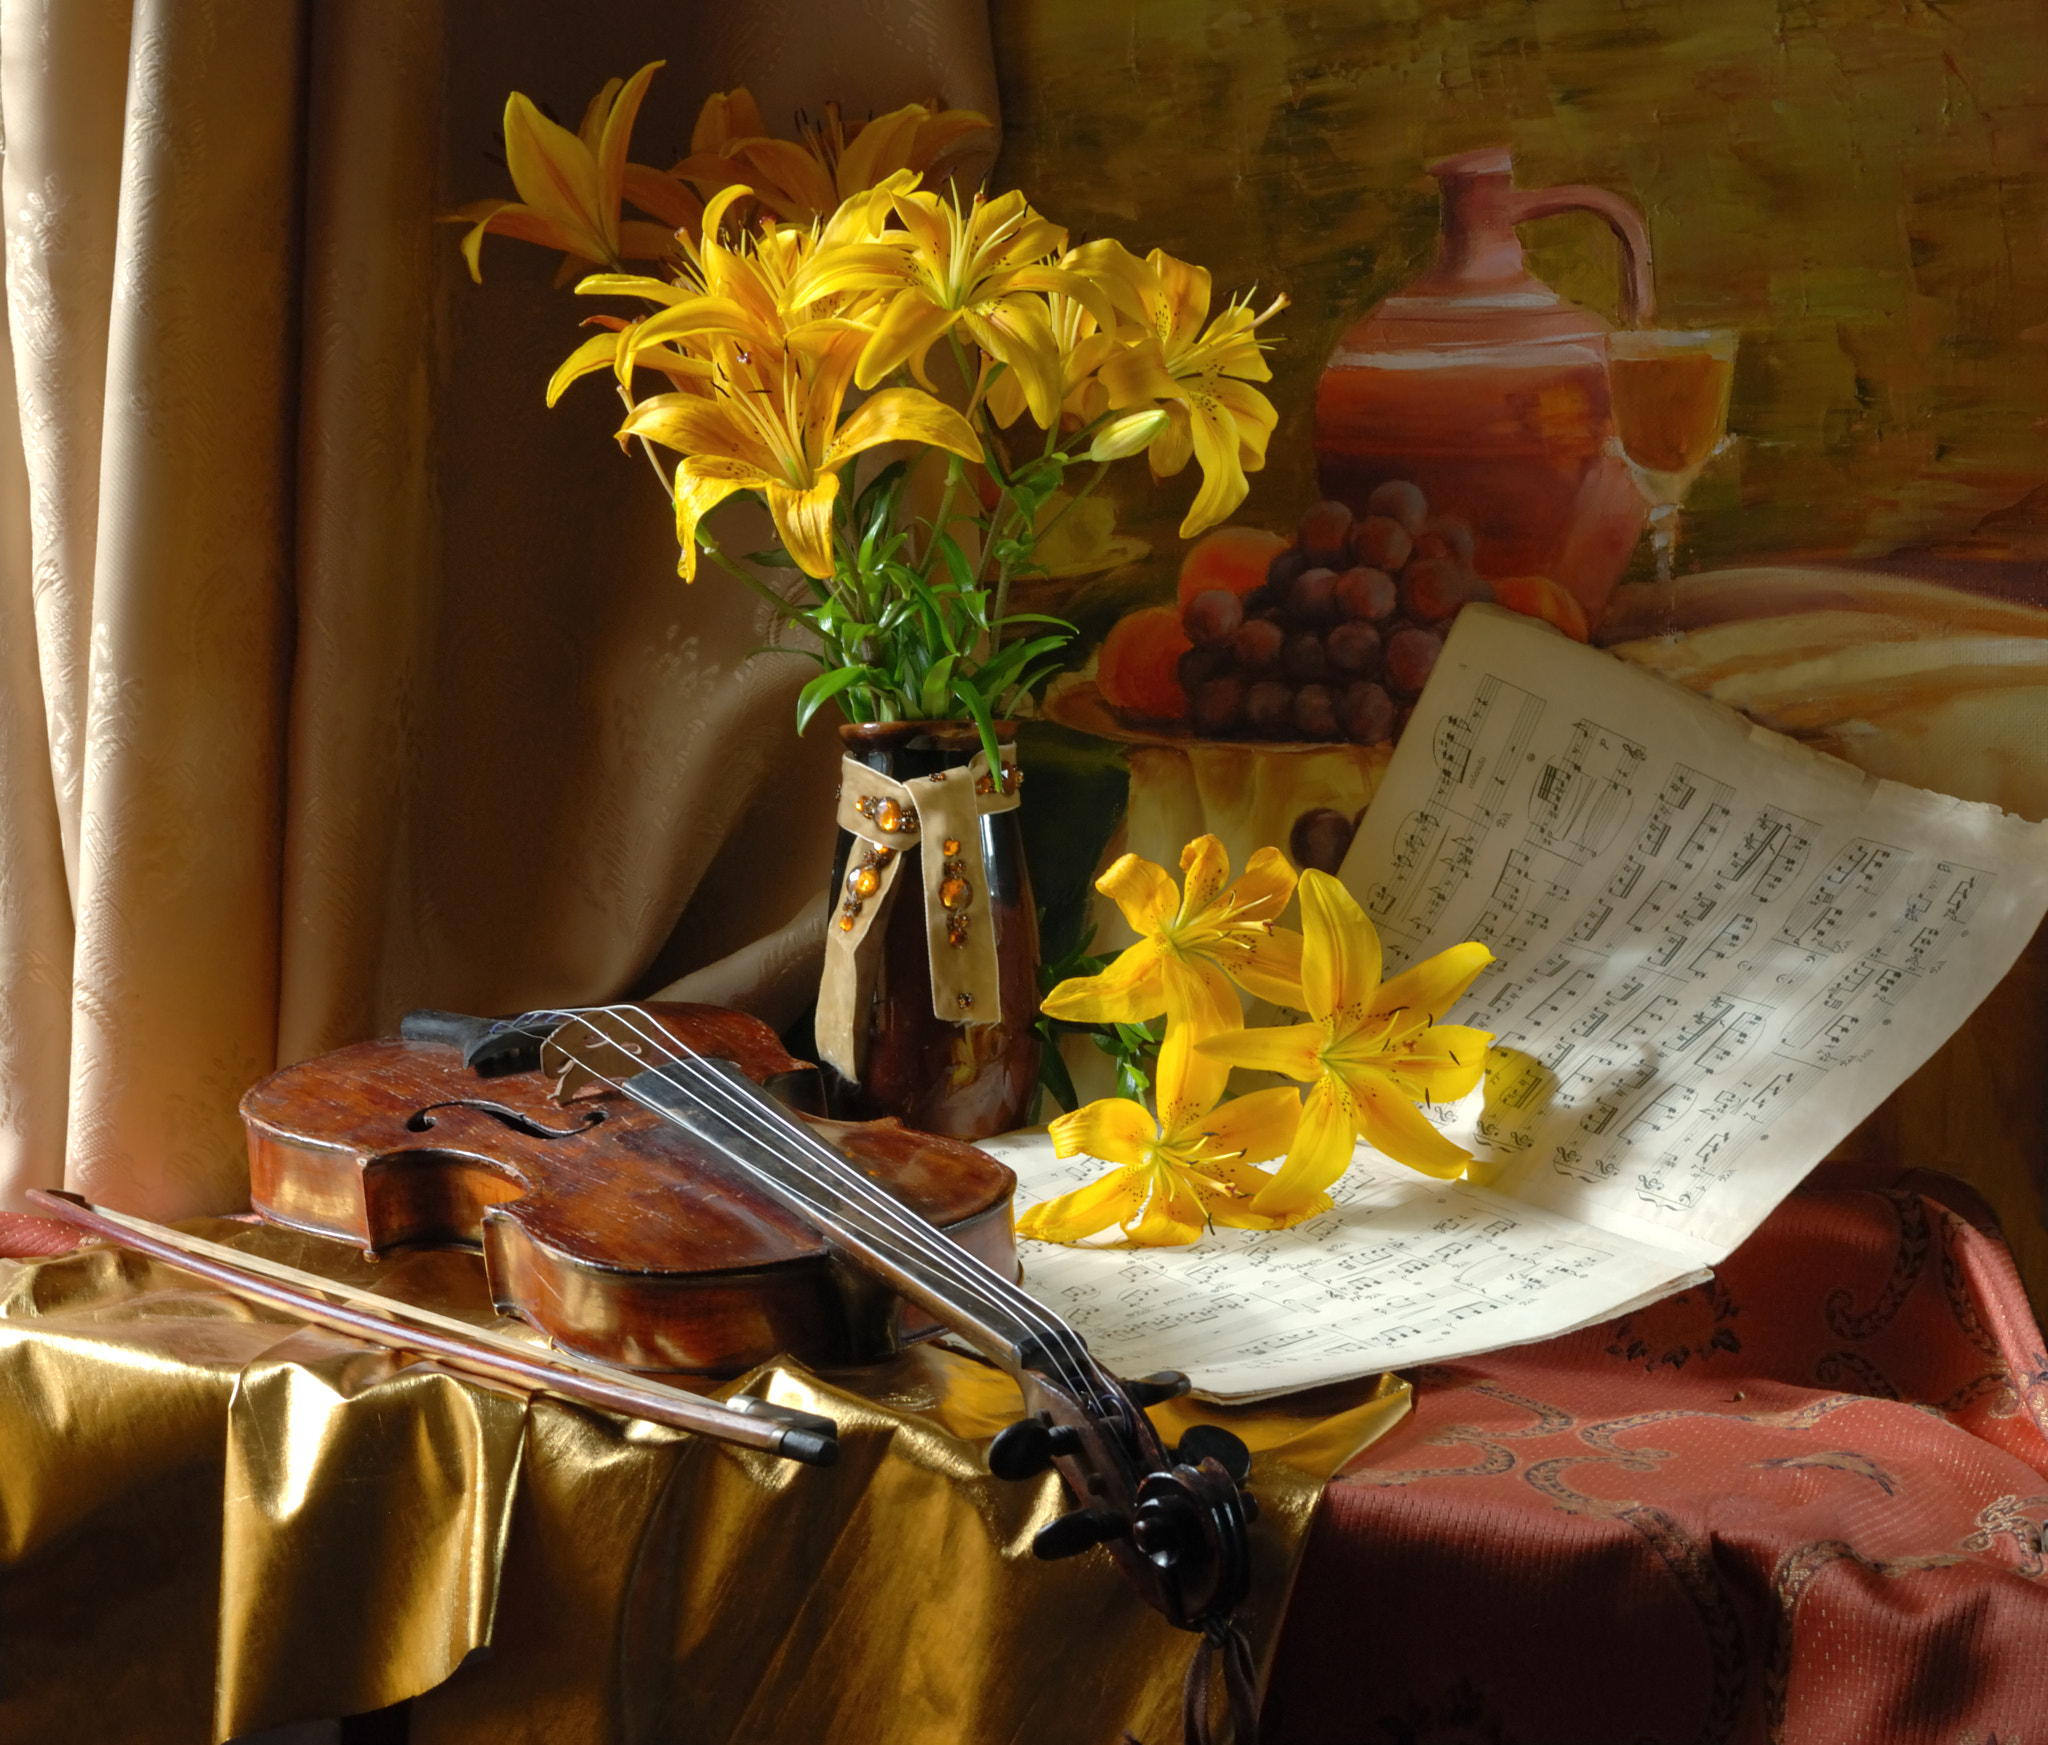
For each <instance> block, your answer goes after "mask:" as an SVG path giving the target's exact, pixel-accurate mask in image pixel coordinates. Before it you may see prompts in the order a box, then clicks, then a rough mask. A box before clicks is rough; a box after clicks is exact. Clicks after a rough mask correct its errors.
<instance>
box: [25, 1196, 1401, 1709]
mask: <svg viewBox="0 0 2048 1745" xmlns="http://www.w3.org/2000/svg"><path fill="white" fill-rule="evenodd" d="M187 1228H189V1229H192V1230H194V1231H196V1232H199V1233H202V1234H204V1235H207V1236H209V1237H212V1238H214V1239H215V1240H218V1241H225V1242H229V1243H232V1244H234V1245H235V1246H237V1247H243V1248H249V1249H253V1250H256V1251H259V1252H261V1253H264V1254H267V1255H270V1256H273V1257H274V1258H277V1259H280V1260H285V1261H288V1262H290V1263H292V1264H294V1265H299V1266H306V1267H309V1268H311V1269H312V1270H315V1271H319V1272H323V1273H325V1274H327V1275H328V1276H330V1277H334V1278H337V1279H342V1280H344V1281H346V1282H349V1283H352V1284H358V1285H365V1286H374V1287H376V1288H379V1289H381V1290H382V1291H383V1292H384V1293H385V1294H388V1295H391V1296H394V1297H399V1298H402V1299H404V1300H407V1301H412V1302H419V1303H426V1304H431V1305H433V1306H435V1307H438V1308H440V1309H442V1310H443V1311H444V1312H448V1313H454V1314H459V1315H463V1316H465V1317H466V1318H469V1319H473V1320H475V1321H477V1322H479V1323H485V1324H492V1323H495V1318H494V1317H493V1315H492V1313H491V1310H490V1306H489V1300H488V1297H487V1295H486V1294H485V1291H484V1289H483V1271H482V1267H481V1264H480V1263H479V1262H478V1260H477V1259H476V1258H475V1257H473V1256H471V1255H467V1254H460V1253H418V1254H412V1255H408V1256H404V1257H401V1258H396V1259H393V1260H389V1261H385V1262H381V1263H378V1262H372V1261H368V1260H365V1259H364V1258H363V1257H362V1256H361V1255H360V1254H359V1253H358V1252H356V1251H355V1250H353V1249H350V1248H348V1247H346V1246H344V1245H342V1244H338V1243H333V1242H327V1241H323V1240H321V1239H319V1238H314V1237H307V1236H300V1235H297V1234H295V1233H291V1232H286V1231H280V1230H273V1229H268V1228H264V1227H260V1226H252V1225H248V1224H243V1223H239V1222H233V1221H229V1220H211V1219H208V1220H195V1221H193V1222H192V1223H190V1224H189V1225H188V1226H187ZM495 1324H499V1325H509V1324H507V1323H495ZM742 1386H744V1387H746V1388H748V1389H750V1390H751V1391H753V1392H755V1393H760V1394H765V1395H766V1396H767V1397H769V1398H771V1399H774V1400H777V1401H780V1402H783V1403H785V1404H789V1405H793V1406H798V1407H801V1408H803V1409H805V1410H807V1411H814V1412H822V1413H826V1414H828V1415H830V1416H832V1417H834V1418H836V1419H837V1420H838V1422H839V1425H840V1438H841V1440H840V1458H839V1463H838V1464H837V1465H836V1466H834V1467H831V1468H826V1469H817V1468H810V1467H801V1466H796V1465H793V1464H790V1463H788V1462H784V1461H780V1460H776V1459H772V1458H770V1457H768V1456H766V1455H761V1454H757V1453H754V1452H752V1451H748V1450H742V1449H738V1448H734V1447H731V1446H729V1445H725V1444H719V1443H714V1442H710V1441H707V1440H703V1439H701V1438H697V1437H693V1436H689V1435H685V1434H683V1433H681V1432H678V1431H673V1430H668V1429H663V1428H660V1427H657V1426H654V1425H650V1424H644V1423H630V1424H629V1423H625V1422H622V1421H621V1420H618V1419H614V1418H610V1417H605V1416H601V1415H598V1414H595V1413H590V1412H585V1411H582V1410H580V1409H576V1408H573V1407H569V1406H566V1405H562V1404H558V1403H556V1402H554V1401H551V1400H545V1399H543V1400H539V1401H535V1402H531V1403H529V1401H528V1400H527V1398H526V1397H525V1396H524V1395H523V1394H520V1393H518V1392H517V1391H513V1390H502V1391H501V1390H499V1389H496V1388H493V1387H491V1386H489V1385H487V1384H483V1383H477V1382H471V1381H467V1380H461V1379H457V1378H456V1377H454V1376H452V1375H449V1374H446V1373H444V1372H441V1371H438V1370H435V1369H432V1368H429V1367H427V1366H425V1365H422V1364H417V1363H409V1362H407V1361H406V1360H405V1359H404V1358H403V1357H402V1356H399V1355H397V1354H393V1353H388V1352H383V1351H376V1350H371V1349H366V1348H364V1347H362V1346H360V1345H357V1344H354V1343H352V1342H350V1341H349V1340H347V1339H345V1338H343V1337H341V1336H339V1335H336V1334H332V1333H327V1332H324V1331H322V1330H319V1329H316V1328H308V1327H305V1326H303V1325H302V1324H299V1323H296V1322H292V1321H289V1320H287V1319H286V1318H284V1317H282V1316H278V1315H274V1314H273V1313H272V1312H271V1311H268V1310H265V1309H262V1308H259V1307H257V1306H255V1305H252V1304H248V1303H244V1302H241V1301H239V1300H238V1299H235V1298H233V1297H230V1296H227V1295H225V1294H222V1293H219V1292H216V1291H213V1290H211V1289H208V1288H206V1287H205V1286H203V1285H202V1284H201V1283H200V1281H198V1280H196V1279H192V1278H190V1277H189V1276H188V1275H186V1274H183V1273H181V1272H178V1271H176V1270H175V1269H173V1268H169V1267H164V1266H159V1265H156V1264H154V1263H152V1262H150V1261H148V1260H145V1259H144V1258H142V1257H141V1256H139V1255H134V1254H130V1253H125V1252H121V1251H119V1250H114V1249H109V1248H102V1247H92V1248H87V1249H83V1250H80V1251H79V1252H78V1253H77V1254H74V1255H67V1256H64V1257H61V1258H58V1259H54V1260H46V1261H37V1262H27V1263H11V1262H0V1738H7V1739H24V1740H26V1739H47V1740H57V1739H62V1740H65V1741H67V1742H68V1745H101V1742H104V1745H185V1742H187V1741H191V1742H193V1745H199V1742H203V1741H218V1740H222V1739H227V1738H231V1737H233V1736H235V1735H237V1734H241V1733H246V1732H250V1731H253V1730H255V1729H258V1728H262V1727H268V1726H274V1725H278V1724H280V1723H283V1722H287V1721H294V1720H303V1719H310V1718H314V1717H318V1716H324V1715H337V1714H357V1713H362V1712H365V1711H368V1710H372V1709H377V1708H382V1707H384V1706H386V1705H387V1704H390V1703H394V1702H397V1701H400V1700H401V1699H404V1698H407V1697H418V1701H417V1702H416V1703H415V1704H414V1707H413V1713H412V1739H413V1741H414V1745H457V1742H464V1745H467V1742H469V1741H476V1742H479V1745H482V1742H484V1741H488V1742H489V1745H527V1742H529V1741H530V1742H532V1745H542V1742H545V1745H581V1742H583V1741H590V1742H591V1745H597V1742H599V1741H603V1742H606V1745H611V1742H614V1741H622V1742H633V1745H637V1742H639V1741H649V1742H653V1741H660V1742H662V1745H684V1742H689V1745H697V1742H699V1741H704V1742H711V1741H716V1742H722V1745H723V1742H730V1745H778V1742H781V1741H788V1742H790V1745H797V1742H799V1741H801V1742H803V1745H826V1742H829V1745H884V1742H885V1741H886V1742H887V1745H979V1742H981V1741H989V1742H995V1741H1018V1742H1019V1745H1026V1742H1028V1745H1061V1742H1064V1741H1073V1742H1074V1745H1083V1742H1086V1745H1114V1742H1116V1741H1119V1740H1121V1739H1122V1738H1123V1737H1124V1735H1125V1734H1126V1733H1128V1734H1129V1735H1130V1736H1131V1737H1133V1738H1135V1739H1136V1740H1138V1741H1140V1742H1141V1745H1169V1742H1171V1741H1175V1740H1177V1739H1178V1738H1179V1724H1180V1722H1179V1711H1180V1684H1181V1679H1182V1676H1183V1673H1184V1671H1185V1668H1186V1665H1187V1661H1188V1657H1189V1655H1190V1653H1191V1652H1192V1650H1193V1648H1194V1645H1195V1641H1196V1639H1195V1638H1194V1637H1193V1636H1190V1635H1187V1634H1185V1633H1184V1632H1181V1631H1177V1630H1174V1629H1171V1628H1170V1627H1169V1626H1167V1625H1166V1623H1165V1622H1164V1621H1163V1620H1161V1619H1160V1618H1159V1617H1157V1616H1156V1615H1155V1614H1154V1613H1153V1612H1151V1611H1150V1610H1148V1609H1147V1608H1146V1607H1145V1606H1144V1605H1143V1604H1142V1602H1140V1601H1139V1600H1138V1598H1137V1597H1136V1596H1135V1594H1133V1593H1132V1592H1131V1591H1130V1590H1129V1589H1128V1588H1127V1587H1126V1586H1125V1585H1124V1583H1123V1582H1122V1580H1121V1579H1120V1577H1119V1576H1118V1575H1117V1574H1116V1572H1115V1570H1114V1568H1113V1566H1112V1565H1111V1563H1110V1560H1109V1557H1108V1554H1107V1553H1106V1552H1101V1551H1096V1552H1091V1553H1089V1554H1088V1555H1087V1556H1085V1557H1080V1558H1075V1559H1073V1560H1071V1561H1068V1562H1065V1563H1056V1564H1043V1563H1039V1562H1038V1561H1037V1560H1035V1559H1034V1558H1033V1557H1032V1555H1031V1552H1030V1539H1031V1535H1032V1533H1033V1532H1035V1531H1036V1529H1037V1528H1038V1527H1039V1526H1041V1525H1043V1524H1044V1522H1045V1521H1047V1520H1048V1519H1050V1518H1051V1517H1052V1515H1053V1514H1055V1513H1056V1512H1058V1511H1059V1510H1060V1509H1061V1507H1062V1506H1063V1505H1062V1499H1061V1495H1060V1491H1059V1486H1058V1483H1057V1480H1056V1479H1054V1478H1053V1477H1052V1476H1051V1475H1050V1474H1048V1475H1047V1476H1046V1477H1044V1478H1042V1479H1040V1480H1037V1481H1035V1482H1033V1483H1029V1484H1007V1483H1004V1482H1002V1481H999V1480H997V1479H994V1478H992V1477H991V1476H990V1475H989V1473H988V1471H987V1468H986V1465H985V1463H984V1459H983V1455H984V1452H985V1449H986V1446H987V1439H988V1438H989V1437H990V1436H992V1435H993V1434H994V1433H995V1432H996V1431H997V1430H999V1429H1001V1428H1002V1427H1003V1426H1004V1425H1005V1424H1007V1423H1009V1422H1011V1421H1012V1420H1013V1419H1014V1418H1015V1417H1016V1416H1017V1415H1018V1413H1019V1410H1020V1404H1019V1400H1018V1395H1017V1392H1016V1389H1015V1388H1014V1386H1013V1385H1012V1384H1011V1383H1010V1381H1009V1380H1008V1378H1007V1377H1005V1376H1003V1375H1002V1374H1001V1373H1000V1372H998V1371H995V1370H993V1369H990V1368H988V1367H986V1366H985V1365H982V1364H980V1363H977V1362H975V1361H974V1360H972V1359H970V1358H967V1357H963V1356H960V1355H958V1354H956V1353H953V1352H950V1351H945V1350H939V1349H936V1348H933V1347H929V1346H926V1347H920V1348H918V1349H916V1350H913V1351H911V1352H908V1353H906V1354H905V1355H903V1356H901V1357H899V1358H897V1359H895V1360H893V1361H891V1362H889V1363H887V1364H884V1365H880V1366H877V1367H874V1368H871V1369H866V1370H861V1371H858V1372H852V1373H847V1374H840V1375H837V1376H835V1377H833V1378H832V1379H830V1380H825V1379H821V1378H819V1377H816V1376H813V1375H810V1374H808V1373H807V1372H805V1371H804V1370H803V1369H801V1368H800V1367H798V1366H796V1365H794V1364H789V1363H778V1364H773V1365H770V1366H768V1367H767V1368H766V1369H764V1370H761V1371H757V1372H755V1373H754V1374H753V1375H751V1376H749V1377H747V1378H745V1379H744V1381H742V1382H735V1383H732V1384H730V1388H729V1390H728V1391H736V1390H737V1389H739V1388H740V1387H742ZM1407 1407H1408V1389H1407V1386H1406V1384H1405V1383H1402V1382H1400V1381H1398V1380H1396V1379H1395V1378H1393V1377H1385V1378H1382V1379H1381V1380H1380V1381H1379V1382H1378V1383H1362V1384H1359V1385H1357V1386H1355V1387H1353V1388H1350V1389H1348V1390H1324V1391H1323V1392H1322V1393H1320V1394H1318V1395H1316V1396H1313V1397H1312V1398H1311V1397H1309V1396H1302V1397H1300V1398H1298V1399H1296V1400H1293V1401H1289V1402H1283V1403H1281V1404H1279V1405H1277V1406H1263V1407H1254V1408H1241V1409H1224V1408H1217V1407H1208V1406H1200V1407H1194V1406H1190V1404H1189V1403H1188V1402H1185V1401H1176V1402H1173V1403H1172V1404H1171V1405H1169V1406H1166V1407H1162V1408H1159V1409H1158V1410H1156V1411H1155V1412H1154V1414H1153V1416H1154V1419H1155V1421H1156V1422H1158V1423H1159V1424H1160V1427H1161V1429H1162V1431H1163V1432H1164V1433H1165V1434H1166V1436H1167V1438H1168V1440H1169V1441H1171V1440H1173V1439H1175V1438H1177V1437H1178V1436H1179V1434H1180V1433H1181V1432H1182V1430H1184V1429H1185V1428H1186V1426H1187V1425H1188V1424H1189V1423H1191V1422H1193V1421H1196V1419H1197V1418H1205V1419H1207V1420H1208V1421H1211V1422H1223V1423H1227V1424H1229V1426H1230V1427H1231V1428H1232V1429H1234V1430H1236V1431H1237V1432H1238V1434H1240V1435H1241V1436H1243V1437H1244V1439H1245V1440H1246V1442H1248V1443H1249V1444H1250V1445H1251V1446H1252V1448H1253V1449H1254V1450H1255V1457H1254V1462H1253V1469H1252V1484H1253V1489H1254V1491H1255V1494H1256V1495H1257V1498H1258V1501H1259V1518H1258V1521H1257V1523H1256V1524H1255V1526H1254V1528H1253V1539H1254V1551H1253V1555H1254V1559H1255V1564H1254V1567H1255V1570H1256V1571H1257V1575H1256V1578H1255V1586H1254V1590H1253V1594H1252V1598H1251V1600H1250V1602H1249V1603H1248V1605H1247V1606H1246V1607H1245V1608H1244V1610H1243V1612H1242V1614H1241V1617H1242V1621H1243V1622H1244V1624H1245V1626H1246V1629H1247V1631H1248V1633H1249V1635H1250V1638H1251V1641H1252V1644H1253V1647H1254V1651H1255V1653H1256V1655H1257V1656H1258V1659H1259V1662H1260V1664H1261V1665H1262V1666H1263V1665H1264V1664H1265V1663H1266V1661H1267V1660H1268V1659H1269V1658H1270V1655H1271V1651H1272V1647H1273V1643H1274V1640H1275V1637H1276V1634H1277V1630H1278V1626H1279V1621H1280V1617H1281V1614H1282V1611H1283V1609H1284V1607H1285V1603H1286V1597H1287V1591H1288V1588H1289V1586H1290V1585H1291V1582H1292V1579H1293V1573H1294V1569H1295V1565H1296V1562H1297V1560H1298V1558H1299V1554H1300V1551H1301V1547H1302V1544H1303V1542H1304V1539H1305V1536H1306V1532H1307V1528H1308V1525H1309V1522H1310V1520H1311V1518H1312V1516H1313V1514H1314V1511H1315V1508H1316V1504H1317V1500H1318V1498H1319V1497H1320V1495H1321V1491H1322V1486H1323V1483H1324V1481H1325V1480H1326V1479H1328V1478H1329V1477H1330V1476H1331V1475H1332V1474H1333V1473H1335V1472H1336V1471H1337V1470H1338V1468H1339V1467H1341V1466H1342V1465H1343V1464H1344V1463H1345V1462H1346V1461H1347V1460H1349V1459H1350V1458H1351V1457H1352V1456H1353V1455H1354V1454H1356V1453H1357V1452H1358V1451H1359V1450H1360V1449H1362V1448H1364V1447H1365V1446H1367V1445H1368V1444H1370V1443H1371V1442H1373V1441H1374V1440H1376V1439H1377V1438H1378V1437H1379V1436H1380V1435H1381V1434H1383V1433H1384V1432H1385V1431H1386V1430H1387V1429H1389V1428H1391V1427H1392V1425H1393V1424H1395V1423H1396V1422H1398V1421H1399V1419H1400V1418H1401V1417H1402V1415H1403V1414H1404V1413H1405V1412H1406V1410H1407ZM421 1693H425V1694H421Z"/></svg>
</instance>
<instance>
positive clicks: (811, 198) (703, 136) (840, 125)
mask: <svg viewBox="0 0 2048 1745" xmlns="http://www.w3.org/2000/svg"><path fill="white" fill-rule="evenodd" d="M993 125H994V124H993V123H992V122H991V121H990V120H989V118H988V117H987V116H986V115H983V114H982V113H980V111H978V110H974V109H941V108H940V107H939V106H938V104H937V102H936V101H934V102H930V103H906V104H905V105H904V106H903V107H902V108H901V109H894V110H891V111H890V112H889V113H888V114H887V115H878V116H876V117H874V118H873V119H872V120H870V121H866V122H860V121H855V122H852V123H848V122H846V121H845V120H843V119H842V117H841V116H840V113H839V105H838V104H836V103H828V104H826V105H825V120H824V122H823V124H822V125H818V126H810V125H806V126H804V127H802V128H801V129H800V132H801V137H800V138H798V139H794V140H788V139H774V138H771V137H769V134H768V129H767V127H766V125H765V124H764V123H763V122H762V120H761V111H760V107H759V105H758V104H756V103H755V101H754V98H753V95H752V93H751V92H749V91H748V90H747V89H746V87H745V86H741V87H740V88H739V89H738V90H736V91H732V92H722V93H714V94H713V95H712V96H710V97H708V98H706V99H705V102H704V107H703V108H702V109H701V110H700V111H699V112H698V115H697V126H696V129H695V131H694V132H693V133H692V135H691V138H690V155H689V156H688V157H687V158H685V159H684V160H683V161H682V162H681V163H679V164H677V165H676V167H675V168H674V169H673V170H671V171H670V172H669V174H670V175H671V176H676V177H681V178H683V179H686V180H688V181H690V182H692V183H693V184H695V186H696V188H697V191H698V192H699V193H700V194H702V195H703V196H704V198H705V199H706V200H709V199H711V198H712V197H713V196H714V195H716V194H718V193H720V192H721V191H722V190H724V189H726V188H729V187H731V186H733V185H734V184H735V183H738V182H744V183H746V184H747V190H748V192H749V193H750V194H751V195H752V196H753V197H754V199H756V200H757V201H759V202H760V204H761V205H762V206H763V207H765V208H766V209H767V210H768V211H769V212H770V213H772V214H773V215H774V216H775V217H776V218H778V219H780V220H782V221H783V222H784V223H785V224H810V223H811V222H812V221H813V220H816V219H820V218H824V217H826V216H828V215H829V214H830V213H831V212H832V211H833V209H834V208H835V207H837V206H838V205H839V204H840V203H841V202H842V201H844V200H847V199H850V198H851V197H852V196H853V195H855V194H861V193H865V192H867V191H868V190H869V189H871V188H874V187H877V186H878V185H879V184H881V183H882V182H884V181H886V180H887V179H888V178H889V177H890V176H892V175H894V174H896V173H897V172H898V171H902V170H909V171H911V172H912V185H913V186H914V185H915V183H916V181H917V180H918V179H919V178H921V177H922V176H923V175H924V173H925V172H926V171H928V170H930V169H931V168H932V167H933V166H934V165H935V164H936V163H938V162H939V160H941V159H942V158H944V157H946V156H947V155H948V154H949V153H951V152H952V151H954V149H955V148H957V147H958V146H959V145H960V143H961V142H962V141H963V140H965V139H967V138H969V137H971V136H972V135H974V134H977V133H983V132H986V131H988V129H989V128H991V127H992V126H993Z"/></svg>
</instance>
